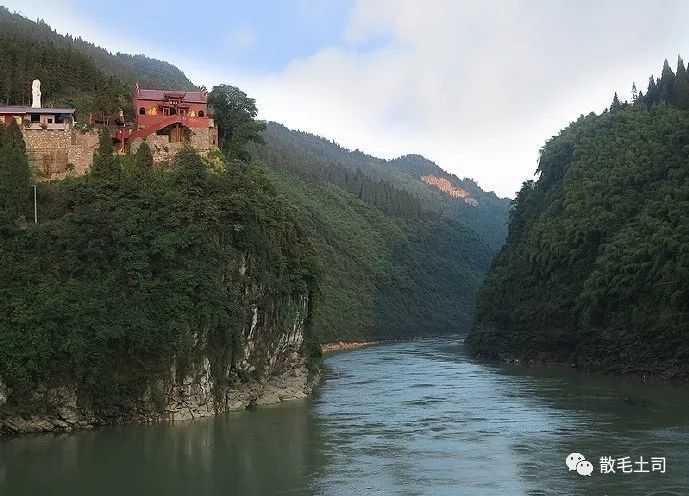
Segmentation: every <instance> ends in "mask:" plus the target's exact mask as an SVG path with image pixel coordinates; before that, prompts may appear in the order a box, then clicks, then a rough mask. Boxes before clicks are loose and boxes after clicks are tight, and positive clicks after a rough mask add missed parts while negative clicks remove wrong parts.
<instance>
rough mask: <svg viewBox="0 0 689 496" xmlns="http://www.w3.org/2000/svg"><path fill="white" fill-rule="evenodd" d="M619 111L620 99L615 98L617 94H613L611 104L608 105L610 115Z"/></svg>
mask: <svg viewBox="0 0 689 496" xmlns="http://www.w3.org/2000/svg"><path fill="white" fill-rule="evenodd" d="M621 109H622V104H621V103H620V99H619V98H617V92H615V96H613V97H612V103H611V104H610V113H615V112H617V111H618V110H621Z"/></svg>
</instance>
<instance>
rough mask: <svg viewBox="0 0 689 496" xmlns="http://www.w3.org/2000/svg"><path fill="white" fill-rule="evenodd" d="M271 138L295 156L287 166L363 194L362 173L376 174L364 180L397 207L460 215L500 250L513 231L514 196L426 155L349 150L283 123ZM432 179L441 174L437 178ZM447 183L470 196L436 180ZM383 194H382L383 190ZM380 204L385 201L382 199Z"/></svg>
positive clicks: (276, 156) (274, 127) (270, 128)
mask: <svg viewBox="0 0 689 496" xmlns="http://www.w3.org/2000/svg"><path fill="white" fill-rule="evenodd" d="M265 139H266V141H267V143H268V144H269V145H270V146H269V147H268V148H269V150H268V152H267V153H269V154H270V149H271V148H273V149H280V150H285V151H288V152H289V155H290V156H291V157H292V159H291V160H288V161H286V162H285V167H288V168H291V170H293V171H294V172H297V173H299V174H301V175H303V176H315V175H320V176H323V177H328V178H329V179H330V180H331V181H334V182H335V183H337V184H339V185H341V186H342V185H344V187H345V189H347V190H349V191H350V192H353V193H354V194H356V195H357V196H359V197H370V194H371V193H372V191H370V188H369V191H361V187H362V185H361V184H360V182H359V179H358V178H360V177H363V176H366V177H368V178H370V180H371V181H368V182H367V183H366V184H364V185H363V186H364V187H368V185H369V183H370V184H372V183H374V182H375V183H378V184H379V186H381V187H383V186H384V185H386V186H385V187H387V188H389V191H388V192H387V193H386V194H385V195H384V196H386V198H387V199H386V200H385V201H386V202H388V203H390V205H388V206H386V207H384V208H387V209H388V210H389V209H390V208H392V207H393V205H395V207H394V208H400V209H404V210H409V209H411V210H414V209H417V210H418V209H421V210H423V211H426V212H437V213H441V214H447V215H449V216H451V217H453V218H455V217H456V218H459V219H461V221H462V222H464V223H465V224H466V225H467V226H468V227H469V228H471V229H472V230H474V231H476V232H477V233H478V234H479V235H480V236H481V237H482V238H483V239H484V241H485V242H486V243H487V244H488V245H489V246H491V247H492V248H494V249H497V248H499V247H500V246H501V245H502V243H503V241H504V240H505V236H506V235H507V223H506V221H505V219H506V218H507V211H508V209H509V200H508V199H506V198H498V197H497V196H496V195H495V193H493V192H485V191H483V190H482V189H481V188H479V187H478V185H477V184H476V183H475V182H474V181H472V180H471V179H459V178H458V177H457V176H455V175H454V174H450V173H448V172H446V171H444V170H443V169H441V168H440V167H439V166H438V165H437V164H435V163H434V162H432V161H430V160H428V159H426V158H424V157H422V156H420V155H405V156H403V157H399V158H396V159H394V160H383V159H380V158H376V157H372V156H370V155H367V154H365V153H363V152H361V151H359V150H354V151H351V150H347V149H345V148H343V147H341V146H339V145H337V144H336V143H334V142H332V141H329V140H327V139H325V138H321V137H319V136H314V135H313V134H310V133H305V132H301V131H294V130H290V129H287V128H286V127H285V126H282V125H281V124H277V123H274V122H269V123H268V128H267V130H266V133H265ZM279 156H280V153H276V154H274V155H272V156H271V155H267V156H265V158H266V159H267V160H268V161H269V162H270V161H273V160H278V159H279ZM430 178H435V179H434V180H431V179H430ZM442 181H445V182H447V183H449V185H450V186H451V187H452V188H454V189H455V190H460V191H463V192H465V193H466V196H464V197H457V196H452V194H451V193H448V192H447V191H442V190H441V189H440V188H439V187H438V186H437V185H435V184H433V183H434V182H442ZM377 194H378V195H379V196H380V193H377ZM379 203H380V202H379Z"/></svg>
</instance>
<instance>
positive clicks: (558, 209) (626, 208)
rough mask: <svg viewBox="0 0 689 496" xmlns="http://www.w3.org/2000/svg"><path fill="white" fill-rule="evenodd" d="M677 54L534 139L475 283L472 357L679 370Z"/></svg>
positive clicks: (682, 145)
mask: <svg viewBox="0 0 689 496" xmlns="http://www.w3.org/2000/svg"><path fill="white" fill-rule="evenodd" d="M678 65H679V67H678V70H677V74H675V73H673V72H672V71H671V70H669V66H668V65H667V62H666V63H665V68H664V69H663V76H662V77H661V78H660V79H657V80H655V79H653V78H651V82H650V84H649V91H648V92H647V93H646V95H643V94H641V95H639V96H638V97H637V98H636V101H634V102H632V103H626V102H625V103H621V102H619V100H618V98H617V95H615V98H614V100H613V104H612V105H611V107H610V110H608V111H605V112H603V113H602V114H601V115H595V114H589V115H587V116H585V117H584V116H582V117H580V118H579V119H578V120H577V121H576V122H574V123H572V124H571V125H570V126H569V127H567V128H566V129H564V130H563V131H561V132H560V133H559V134H558V135H557V136H555V137H553V138H552V139H550V140H549V141H548V142H547V143H546V145H545V147H544V148H543V149H542V150H541V155H540V160H539V166H538V172H539V177H538V180H537V181H535V182H533V181H527V182H526V183H524V186H523V187H522V189H521V191H520V192H519V194H518V196H517V198H516V200H515V207H514V210H513V211H512V212H511V214H510V225H509V234H508V238H507V242H506V244H505V246H504V247H503V248H502V250H501V251H500V253H499V255H498V256H497V258H496V260H495V262H494V263H493V266H492V268H491V271H490V272H489V274H488V276H487V277H486V279H485V282H484V283H483V286H482V287H481V289H480V291H479V296H478V301H477V310H476V322H475V324H474V326H473V328H472V332H471V334H470V335H469V337H468V339H467V343H468V344H469V346H470V348H471V349H472V350H473V352H474V353H475V354H477V355H483V356H492V357H503V358H519V359H527V360H540V361H561V362H568V363H573V364H575V365H576V366H579V367H582V368H586V369H591V370H599V371H603V372H609V373H616V374H638V375H644V376H659V377H664V378H679V379H686V378H687V377H689V251H688V250H687V243H686V240H687V239H689V167H688V166H687V164H689V112H688V111H687V109H689V101H687V102H685V101H684V100H683V98H681V96H682V87H684V86H685V83H686V87H687V88H689V77H687V75H686V68H685V67H684V63H683V62H682V60H681V59H680V60H679V63H678ZM677 81H681V82H682V84H680V85H678V84H677ZM657 88H660V90H657ZM673 88H674V89H673ZM688 94H689V93H688Z"/></svg>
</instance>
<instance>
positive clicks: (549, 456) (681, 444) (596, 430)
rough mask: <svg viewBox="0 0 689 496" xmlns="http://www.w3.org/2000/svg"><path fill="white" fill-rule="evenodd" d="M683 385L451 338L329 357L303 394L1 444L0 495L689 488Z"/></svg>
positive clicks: (688, 403)
mask: <svg viewBox="0 0 689 496" xmlns="http://www.w3.org/2000/svg"><path fill="white" fill-rule="evenodd" d="M688 392H689V389H687V388H684V387H678V386H668V385H662V386H658V385H647V384H642V383H639V382H638V381H632V380H622V379H619V378H608V377H596V376H589V375H584V374H578V373H575V372H572V371H568V370H562V369H555V370H553V369H550V370H548V369H533V368H530V369H527V368H520V367H515V366H512V367H506V366H498V365H490V364H489V365H486V364H483V363H479V362H475V361H473V360H470V359H468V358H467V357H466V355H465V353H464V350H463V347H462V345H461V344H459V343H457V342H455V341H452V340H423V341H416V342H410V343H401V344H395V345H387V346H378V347H373V348H368V349H361V350H355V351H350V352H346V353H341V354H336V355H331V356H329V357H328V358H327V381H326V383H325V384H324V385H323V386H322V387H321V389H320V390H319V391H318V393H317V394H316V395H315V396H314V398H312V399H311V400H308V401H306V402H296V403H290V404H285V405H280V406H278V407H274V408H265V409H259V410H256V411H250V412H240V413H234V414H229V415H227V416H222V417H218V418H217V419H205V420H198V421H193V422H187V423H182V424H176V425H157V426H121V427H116V428H107V429H101V430H97V431H91V432H83V433H78V434H74V435H68V436H61V437H56V436H52V435H40V436H29V437H19V438H15V439H10V440H4V441H2V442H0V494H12V495H14V494H18V495H24V494H27V495H29V494H41V495H43V494H50V495H68V494H69V495H77V494H84V495H91V494H103V495H108V494H113V495H114V494H118V495H125V494H126V495H130V494H131V495H138V494H147V495H148V494H164V495H166V496H167V495H178V494H179V495H182V494H185V495H186V494H198V495H211V494H213V495H216V494H228V495H245V494H246V495H291V494H294V495H311V494H313V495H324V496H325V495H328V496H330V495H357V496H367V495H375V494H380V495H397V494H399V495H417V494H418V495H446V494H447V495H471V496H473V495H541V494H542V495H551V494H553V495H570V494H572V495H578V494H582V495H583V494H587V495H588V494H596V495H598V494H600V495H604V494H607V495H611V496H612V495H636V494H638V495H646V494H654V495H661V494H689V414H688V412H689V394H687V393H688ZM570 452H580V453H582V454H584V455H585V456H586V457H587V459H588V460H591V462H592V463H593V465H594V468H595V471H594V473H593V475H592V476H591V477H583V476H580V475H578V474H576V473H575V472H568V470H567V468H566V466H565V457H566V456H567V455H568V454H569V453H570ZM600 456H613V457H622V456H630V457H631V458H632V459H638V458H639V456H643V457H644V458H650V457H651V456H664V457H666V458H667V472H666V473H665V474H658V473H649V474H639V473H635V474H628V475H624V474H600V472H599V463H598V459H599V457H600Z"/></svg>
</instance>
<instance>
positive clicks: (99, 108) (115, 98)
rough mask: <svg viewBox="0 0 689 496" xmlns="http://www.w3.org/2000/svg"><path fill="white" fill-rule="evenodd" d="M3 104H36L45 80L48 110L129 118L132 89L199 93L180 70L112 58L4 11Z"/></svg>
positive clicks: (0, 41) (0, 26) (0, 39)
mask: <svg viewBox="0 0 689 496" xmlns="http://www.w3.org/2000/svg"><path fill="white" fill-rule="evenodd" d="M0 60H2V61H3V63H2V64H1V65H0V102H2V104H4V105H30V104H31V81H33V80H34V79H40V80H41V91H42V92H43V103H44V105H45V106H51V105H52V106H58V107H60V106H67V107H73V108H76V109H77V118H78V119H79V120H85V119H86V118H87V117H88V114H89V113H92V112H93V113H99V114H107V115H113V114H115V113H116V112H117V110H118V108H122V109H123V110H124V111H125V113H126V114H127V115H129V116H131V114H132V108H131V88H132V86H133V85H134V83H135V82H137V81H138V82H139V84H140V85H141V86H142V87H153V88H175V89H195V86H194V85H193V84H192V83H191V82H190V81H189V80H188V79H187V77H186V76H185V75H184V73H183V72H182V71H180V70H179V69H178V68H176V67H175V66H173V65H171V64H169V63H167V62H162V61H160V60H155V59H151V58H148V57H145V56H143V55H127V54H122V53H117V54H114V55H113V54H111V53H110V52H108V51H107V50H104V49H103V48H100V47H98V46H96V45H93V44H92V43H88V42H86V41H84V40H82V39H81V38H73V37H71V36H63V35H60V34H57V33H56V32H55V31H53V30H52V29H51V28H50V26H48V25H47V24H46V23H44V22H43V21H38V22H34V21H31V20H29V19H26V18H25V17H22V16H21V15H19V14H15V13H12V12H10V11H9V10H7V9H6V8H5V7H2V6H0Z"/></svg>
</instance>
